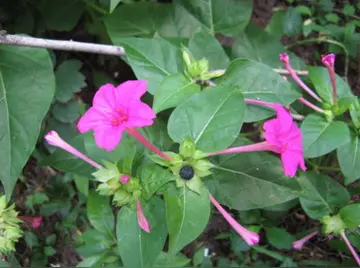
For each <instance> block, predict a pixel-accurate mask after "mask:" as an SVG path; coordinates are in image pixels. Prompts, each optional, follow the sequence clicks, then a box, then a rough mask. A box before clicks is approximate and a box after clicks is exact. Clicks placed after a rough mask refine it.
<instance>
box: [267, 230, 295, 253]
mask: <svg viewBox="0 0 360 268" xmlns="http://www.w3.org/2000/svg"><path fill="white" fill-rule="evenodd" d="M265 231H266V238H267V240H268V241H269V243H270V244H271V245H273V246H274V247H276V248H277V249H291V248H292V242H294V241H295V237H294V236H292V235H291V234H289V233H288V232H287V231H286V230H285V229H282V228H276V227H271V228H266V229H265Z"/></svg>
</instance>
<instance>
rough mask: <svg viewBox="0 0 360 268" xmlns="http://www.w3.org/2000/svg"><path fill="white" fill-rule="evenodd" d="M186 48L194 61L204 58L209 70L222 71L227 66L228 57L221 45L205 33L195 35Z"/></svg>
mask: <svg viewBox="0 0 360 268" xmlns="http://www.w3.org/2000/svg"><path fill="white" fill-rule="evenodd" d="M188 46H189V50H190V51H191V53H192V55H193V56H194V58H195V59H196V60H200V59H202V58H205V59H207V60H208V61H209V66H210V69H224V68H226V67H227V66H228V65H229V62H230V60H229V57H228V55H227V54H226V53H225V51H224V49H223V48H222V46H221V44H220V43H219V41H218V40H217V39H216V38H215V37H214V36H213V35H211V34H210V33H209V32H207V31H200V32H197V33H195V34H194V35H193V36H192V37H191V38H190V40H189V45H188Z"/></svg>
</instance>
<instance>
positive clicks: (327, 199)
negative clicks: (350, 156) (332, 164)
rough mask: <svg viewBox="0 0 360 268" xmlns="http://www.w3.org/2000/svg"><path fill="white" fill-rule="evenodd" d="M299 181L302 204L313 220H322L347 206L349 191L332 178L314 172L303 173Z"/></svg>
mask: <svg viewBox="0 0 360 268" xmlns="http://www.w3.org/2000/svg"><path fill="white" fill-rule="evenodd" d="M298 181H299V183H300V185H301V187H302V189H303V192H302V194H301V196H300V203H301V206H302V208H303V209H304V210H305V212H306V214H307V215H308V216H309V217H311V218H313V219H321V218H322V217H324V216H327V215H329V214H331V213H334V212H335V211H336V208H338V207H340V206H342V205H345V204H346V203H347V202H348V201H349V199H350V196H349V193H348V191H347V190H346V189H345V188H344V187H343V186H342V185H340V184H339V183H337V182H336V181H335V180H333V179H332V178H330V177H328V176H326V175H323V174H316V173H314V172H309V171H308V172H306V173H302V174H301V176H300V177H299V178H298Z"/></svg>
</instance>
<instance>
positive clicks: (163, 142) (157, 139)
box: [140, 120, 173, 151]
mask: <svg viewBox="0 0 360 268" xmlns="http://www.w3.org/2000/svg"><path fill="white" fill-rule="evenodd" d="M140 132H141V133H142V134H143V135H144V137H145V138H147V139H148V140H149V141H150V142H151V143H152V144H154V145H155V146H156V147H158V148H159V149H160V150H162V151H169V149H170V146H171V145H172V144H173V141H172V140H171V138H170V137H169V135H168V133H167V128H166V124H165V123H164V122H163V121H160V120H155V121H154V123H153V124H152V125H151V126H149V127H144V128H141V129H140ZM140 146H142V147H144V145H142V144H140Z"/></svg>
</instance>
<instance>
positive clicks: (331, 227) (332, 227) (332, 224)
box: [321, 215, 346, 234]
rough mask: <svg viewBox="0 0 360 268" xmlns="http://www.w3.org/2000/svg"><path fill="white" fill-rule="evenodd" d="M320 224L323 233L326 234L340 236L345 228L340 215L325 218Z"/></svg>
mask: <svg viewBox="0 0 360 268" xmlns="http://www.w3.org/2000/svg"><path fill="white" fill-rule="evenodd" d="M321 222H322V223H323V231H324V233H326V234H329V233H334V234H340V233H341V232H342V231H343V230H344V229H345V227H346V225H345V223H344V222H343V221H342V219H341V217H340V215H335V216H325V217H323V218H322V219H321Z"/></svg>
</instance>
